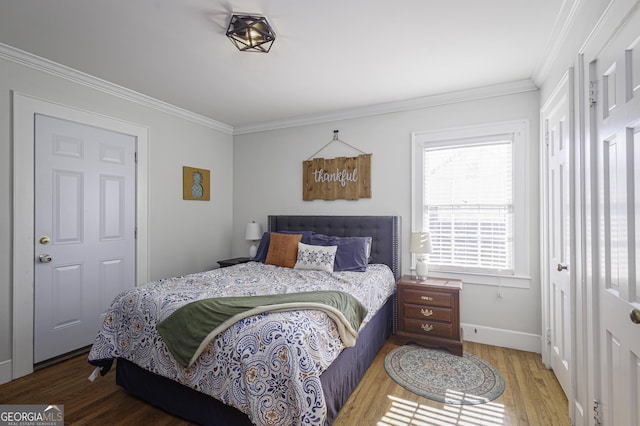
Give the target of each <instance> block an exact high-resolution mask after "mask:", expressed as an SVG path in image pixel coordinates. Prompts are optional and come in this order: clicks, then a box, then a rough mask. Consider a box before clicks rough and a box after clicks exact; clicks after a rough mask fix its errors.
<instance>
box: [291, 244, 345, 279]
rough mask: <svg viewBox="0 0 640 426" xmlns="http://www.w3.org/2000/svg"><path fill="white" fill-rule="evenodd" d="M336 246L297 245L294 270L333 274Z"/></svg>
mask: <svg viewBox="0 0 640 426" xmlns="http://www.w3.org/2000/svg"><path fill="white" fill-rule="evenodd" d="M337 249H338V246H312V245H309V244H305V243H298V258H297V259H296V264H295V266H294V267H293V268H294V269H308V270H309V269H310V270H314V271H327V272H333V263H334V262H335V260H336V250H337Z"/></svg>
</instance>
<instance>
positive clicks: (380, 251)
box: [268, 215, 402, 279]
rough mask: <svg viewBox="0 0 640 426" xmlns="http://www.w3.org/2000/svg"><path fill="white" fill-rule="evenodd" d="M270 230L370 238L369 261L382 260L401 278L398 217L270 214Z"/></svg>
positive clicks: (399, 220) (399, 223)
mask: <svg viewBox="0 0 640 426" xmlns="http://www.w3.org/2000/svg"><path fill="white" fill-rule="evenodd" d="M268 219H269V223H268V226H269V231H271V232H277V231H314V232H318V233H321V234H326V235H336V236H339V237H371V238H372V243H371V257H370V259H369V263H384V264H386V265H388V266H389V268H391V270H392V271H393V274H394V276H395V277H396V279H398V278H400V267H401V265H400V235H401V231H402V228H401V226H402V225H401V217H400V216H288V215H270V216H269V218H268Z"/></svg>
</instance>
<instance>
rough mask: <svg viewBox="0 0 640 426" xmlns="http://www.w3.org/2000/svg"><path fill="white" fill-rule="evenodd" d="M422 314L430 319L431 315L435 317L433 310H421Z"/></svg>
mask: <svg viewBox="0 0 640 426" xmlns="http://www.w3.org/2000/svg"><path fill="white" fill-rule="evenodd" d="M420 313H421V314H422V315H424V316H425V317H430V316H431V315H433V310H432V309H420Z"/></svg>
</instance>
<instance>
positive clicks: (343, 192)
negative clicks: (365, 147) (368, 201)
mask: <svg viewBox="0 0 640 426" xmlns="http://www.w3.org/2000/svg"><path fill="white" fill-rule="evenodd" d="M359 198H371V154H361V155H358V156H357V157H336V158H329V159H326V158H313V159H311V160H306V161H303V162H302V199H303V200H305V201H309V200H316V199H321V200H336V199H345V200H357V199H359Z"/></svg>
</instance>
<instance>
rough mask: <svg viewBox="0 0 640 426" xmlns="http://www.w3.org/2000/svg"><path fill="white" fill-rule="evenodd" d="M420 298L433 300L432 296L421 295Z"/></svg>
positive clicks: (428, 300)
mask: <svg viewBox="0 0 640 426" xmlns="http://www.w3.org/2000/svg"><path fill="white" fill-rule="evenodd" d="M420 299H422V300H426V301H427V302H431V301H432V300H433V297H431V296H422V297H420Z"/></svg>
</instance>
